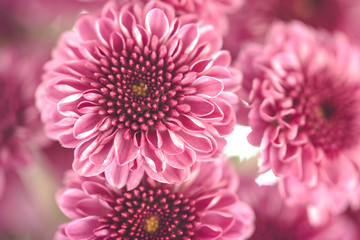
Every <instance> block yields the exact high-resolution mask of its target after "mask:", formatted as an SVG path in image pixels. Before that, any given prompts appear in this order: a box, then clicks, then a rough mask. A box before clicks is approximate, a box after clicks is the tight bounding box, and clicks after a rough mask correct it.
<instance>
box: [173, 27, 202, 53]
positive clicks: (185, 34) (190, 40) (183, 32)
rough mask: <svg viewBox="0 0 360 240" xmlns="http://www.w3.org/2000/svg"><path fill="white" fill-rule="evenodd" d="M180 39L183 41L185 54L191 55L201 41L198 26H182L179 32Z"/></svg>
mask: <svg viewBox="0 0 360 240" xmlns="http://www.w3.org/2000/svg"><path fill="white" fill-rule="evenodd" d="M178 38H179V39H180V40H181V41H182V46H183V49H184V52H185V53H186V54H187V53H190V52H192V51H194V48H195V46H196V44H197V42H198V39H199V29H198V25H197V24H186V25H184V26H182V27H181V28H180V30H179V32H178Z"/></svg>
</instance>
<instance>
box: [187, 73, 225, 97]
mask: <svg viewBox="0 0 360 240" xmlns="http://www.w3.org/2000/svg"><path fill="white" fill-rule="evenodd" d="M191 86H192V87H195V88H196V93H197V94H198V95H200V96H205V97H209V98H215V97H217V96H218V95H219V94H220V93H221V92H222V91H223V90H224V84H223V82H222V81H220V80H218V79H216V78H213V77H208V76H202V77H199V78H197V79H196V80H195V81H194V82H193V84H192V85H191Z"/></svg>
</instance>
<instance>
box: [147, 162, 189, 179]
mask: <svg viewBox="0 0 360 240" xmlns="http://www.w3.org/2000/svg"><path fill="white" fill-rule="evenodd" d="M145 171H146V173H147V175H148V176H149V177H151V178H153V179H155V180H157V181H159V182H163V183H170V184H174V183H181V182H185V181H186V180H188V179H189V178H190V169H189V168H186V169H176V168H173V167H171V166H169V165H167V166H166V168H165V170H164V171H163V172H161V173H155V172H154V171H153V170H152V169H151V168H149V167H146V168H145Z"/></svg>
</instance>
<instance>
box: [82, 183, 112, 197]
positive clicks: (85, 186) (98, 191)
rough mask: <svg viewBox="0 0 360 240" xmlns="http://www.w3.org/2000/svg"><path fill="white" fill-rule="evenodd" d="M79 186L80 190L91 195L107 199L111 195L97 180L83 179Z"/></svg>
mask: <svg viewBox="0 0 360 240" xmlns="http://www.w3.org/2000/svg"><path fill="white" fill-rule="evenodd" d="M81 187H82V190H83V191H84V192H85V193H86V194H88V195H90V196H91V197H98V198H101V199H105V200H109V199H111V197H112V194H111V191H110V189H108V188H106V187H105V186H104V185H102V184H100V183H97V182H92V181H85V182H83V183H82V185H81Z"/></svg>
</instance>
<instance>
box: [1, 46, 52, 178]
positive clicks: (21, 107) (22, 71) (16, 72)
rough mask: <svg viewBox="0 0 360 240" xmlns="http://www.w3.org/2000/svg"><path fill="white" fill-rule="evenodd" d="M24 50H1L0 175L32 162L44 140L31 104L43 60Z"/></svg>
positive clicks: (16, 47)
mask: <svg viewBox="0 0 360 240" xmlns="http://www.w3.org/2000/svg"><path fill="white" fill-rule="evenodd" d="M25 48H26V47H25ZM25 48H22V47H19V46H15V45H14V46H7V47H3V48H1V49H0V175H1V172H3V171H7V169H10V168H18V167H21V166H24V165H27V164H28V163H29V162H31V161H32V160H33V153H34V151H35V150H36V149H37V148H38V145H40V144H41V143H43V142H44V140H45V136H44V135H43V134H42V132H41V124H40V116H39V113H38V111H37V109H36V107H35V101H34V93H35V89H36V87H37V85H38V84H39V83H40V77H41V69H42V64H43V63H44V62H45V60H44V59H45V58H44V56H41V54H38V52H33V51H30V50H29V49H25ZM27 54H32V55H31V56H32V58H36V60H34V61H33V62H29V59H28V58H27V56H28V55H27ZM0 178H1V176H0Z"/></svg>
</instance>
